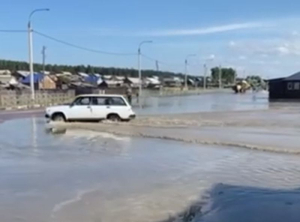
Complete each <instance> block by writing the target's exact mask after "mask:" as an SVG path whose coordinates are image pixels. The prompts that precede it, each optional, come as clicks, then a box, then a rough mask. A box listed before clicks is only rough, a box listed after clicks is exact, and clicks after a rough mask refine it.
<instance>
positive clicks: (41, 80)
mask: <svg viewBox="0 0 300 222" xmlns="http://www.w3.org/2000/svg"><path fill="white" fill-rule="evenodd" d="M30 77H31V76H30V75H28V76H26V77H25V78H24V79H22V80H21V83H22V84H24V85H28V86H30V82H31V78H30ZM33 82H34V88H35V89H36V90H39V89H56V82H55V81H54V80H53V79H52V78H51V77H50V76H48V75H44V74H43V73H34V74H33Z"/></svg>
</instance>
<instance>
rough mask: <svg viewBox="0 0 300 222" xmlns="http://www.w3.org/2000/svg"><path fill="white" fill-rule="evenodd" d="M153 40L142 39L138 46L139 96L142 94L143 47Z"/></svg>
mask: <svg viewBox="0 0 300 222" xmlns="http://www.w3.org/2000/svg"><path fill="white" fill-rule="evenodd" d="M152 42H153V41H151V40H148V41H142V42H141V43H140V44H139V48H138V70H139V96H141V95H142V71H141V47H142V45H143V44H147V43H152Z"/></svg>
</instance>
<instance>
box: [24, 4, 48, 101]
mask: <svg viewBox="0 0 300 222" xmlns="http://www.w3.org/2000/svg"><path fill="white" fill-rule="evenodd" d="M42 11H49V9H48V8H41V9H35V10H33V11H32V12H31V13H30V15H29V18H28V26H27V29H28V51H29V72H30V89H31V99H32V100H34V99H35V92H34V70H33V42H32V32H33V29H32V26H31V18H32V16H33V15H34V14H35V13H36V12H42Z"/></svg>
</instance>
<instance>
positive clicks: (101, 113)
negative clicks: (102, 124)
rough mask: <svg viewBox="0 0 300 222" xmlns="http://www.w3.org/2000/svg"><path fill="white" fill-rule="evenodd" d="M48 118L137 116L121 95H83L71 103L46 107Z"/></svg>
mask: <svg viewBox="0 0 300 222" xmlns="http://www.w3.org/2000/svg"><path fill="white" fill-rule="evenodd" d="M46 118H47V119H50V120H52V121H72V120H74V121H76V120H81V121H84V120H105V119H108V120H112V121H129V120H131V119H134V118H135V113H134V112H133V110H132V108H131V106H130V104H129V103H128V102H127V100H126V99H125V98H124V97H123V96H121V95H94V94H93V95H81V96H78V97H76V98H75V100H74V101H73V102H72V103H71V104H70V105H61V106H52V107H48V108H46Z"/></svg>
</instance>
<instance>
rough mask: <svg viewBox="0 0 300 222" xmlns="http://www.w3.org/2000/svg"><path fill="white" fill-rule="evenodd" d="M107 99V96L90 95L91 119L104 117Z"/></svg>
mask: <svg viewBox="0 0 300 222" xmlns="http://www.w3.org/2000/svg"><path fill="white" fill-rule="evenodd" d="M108 105H109V99H108V98H107V97H103V96H99V97H96V96H95V97H92V103H91V107H92V116H93V119H99V120H101V119H106V117H107V115H108V110H107V109H108V108H107V106H108Z"/></svg>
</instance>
